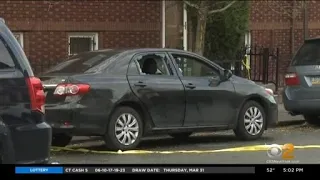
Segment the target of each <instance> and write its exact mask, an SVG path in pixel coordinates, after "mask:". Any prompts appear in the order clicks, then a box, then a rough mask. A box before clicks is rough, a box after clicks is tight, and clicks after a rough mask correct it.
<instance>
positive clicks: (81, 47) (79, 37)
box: [68, 32, 98, 55]
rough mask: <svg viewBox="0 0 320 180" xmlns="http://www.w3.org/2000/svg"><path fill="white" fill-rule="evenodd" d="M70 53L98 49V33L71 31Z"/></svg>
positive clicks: (74, 53) (69, 39) (69, 37)
mask: <svg viewBox="0 0 320 180" xmlns="http://www.w3.org/2000/svg"><path fill="white" fill-rule="evenodd" d="M68 41H69V55H76V54H79V53H81V52H86V51H93V50H98V33H83V32H82V33H80V32H79V33H69V35H68Z"/></svg>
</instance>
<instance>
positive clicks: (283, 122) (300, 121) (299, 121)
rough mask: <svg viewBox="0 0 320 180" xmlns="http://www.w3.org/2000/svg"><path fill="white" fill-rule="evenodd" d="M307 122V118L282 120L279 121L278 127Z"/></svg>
mask: <svg viewBox="0 0 320 180" xmlns="http://www.w3.org/2000/svg"><path fill="white" fill-rule="evenodd" d="M305 122H306V120H293V121H280V122H278V123H277V125H276V127H283V126H293V125H301V124H304V123H305Z"/></svg>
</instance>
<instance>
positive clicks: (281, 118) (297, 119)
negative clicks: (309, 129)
mask: <svg viewBox="0 0 320 180" xmlns="http://www.w3.org/2000/svg"><path fill="white" fill-rule="evenodd" d="M278 123H279V125H280V126H284V125H291V124H292V125H293V124H302V123H304V118H303V117H302V116H301V115H299V116H291V115H290V114H288V112H287V111H286V110H285V109H284V106H283V104H282V103H279V104H278Z"/></svg>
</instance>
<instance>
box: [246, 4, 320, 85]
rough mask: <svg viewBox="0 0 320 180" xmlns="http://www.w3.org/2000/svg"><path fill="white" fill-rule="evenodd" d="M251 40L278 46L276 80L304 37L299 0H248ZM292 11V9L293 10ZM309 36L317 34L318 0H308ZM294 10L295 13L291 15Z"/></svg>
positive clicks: (319, 29) (319, 20) (319, 28)
mask: <svg viewBox="0 0 320 180" xmlns="http://www.w3.org/2000/svg"><path fill="white" fill-rule="evenodd" d="M250 3H251V6H250V9H251V10H250V25H249V27H250V37H251V38H250V39H251V40H250V41H248V43H250V44H251V45H252V46H262V47H270V48H279V55H280V57H279V61H280V63H279V80H280V85H282V84H283V75H284V73H285V71H286V68H287V67H288V65H289V62H290V58H291V57H292V54H294V53H295V52H296V51H297V49H298V48H299V47H300V46H301V44H302V43H303V39H304V31H303V27H304V26H303V21H304V16H303V9H304V8H303V6H302V1H300V2H298V1H292V0H291V1H250ZM292 10H294V11H292ZM307 12H308V13H307V19H308V23H307V24H308V31H307V32H308V33H307V34H308V36H309V38H312V37H316V36H320V1H307ZM293 13H294V14H293Z"/></svg>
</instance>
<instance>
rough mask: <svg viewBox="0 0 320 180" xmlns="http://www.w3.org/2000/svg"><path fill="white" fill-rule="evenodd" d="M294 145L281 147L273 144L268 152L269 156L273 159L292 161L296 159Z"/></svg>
mask: <svg viewBox="0 0 320 180" xmlns="http://www.w3.org/2000/svg"><path fill="white" fill-rule="evenodd" d="M293 153H294V145H293V144H285V145H283V146H280V145H278V144H272V145H271V146H270V148H269V149H268V151H267V155H268V157H269V158H272V159H280V158H281V159H284V160H290V159H293V158H294V155H293Z"/></svg>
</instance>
